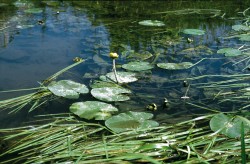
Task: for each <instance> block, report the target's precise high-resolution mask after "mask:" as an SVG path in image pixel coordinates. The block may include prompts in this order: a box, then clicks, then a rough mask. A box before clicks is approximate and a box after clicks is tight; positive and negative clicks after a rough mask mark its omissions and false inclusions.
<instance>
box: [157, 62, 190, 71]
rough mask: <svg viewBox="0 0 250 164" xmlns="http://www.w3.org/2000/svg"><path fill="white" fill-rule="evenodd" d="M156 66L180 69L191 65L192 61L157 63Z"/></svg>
mask: <svg viewBox="0 0 250 164" xmlns="http://www.w3.org/2000/svg"><path fill="white" fill-rule="evenodd" d="M157 66H158V67H160V68H162V69H167V70H180V69H188V68H190V67H192V66H193V63H190V62H182V63H158V64H157Z"/></svg>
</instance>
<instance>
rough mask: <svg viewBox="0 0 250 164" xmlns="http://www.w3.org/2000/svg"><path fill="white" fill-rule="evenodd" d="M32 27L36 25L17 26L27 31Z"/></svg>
mask: <svg viewBox="0 0 250 164" xmlns="http://www.w3.org/2000/svg"><path fill="white" fill-rule="evenodd" d="M32 27H34V25H32V24H26V25H24V24H23V25H17V26H16V28H18V29H27V28H32Z"/></svg>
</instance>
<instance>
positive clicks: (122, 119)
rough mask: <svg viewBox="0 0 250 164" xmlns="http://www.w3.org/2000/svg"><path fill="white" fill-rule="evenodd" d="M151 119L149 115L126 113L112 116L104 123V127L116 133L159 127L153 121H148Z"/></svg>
mask: <svg viewBox="0 0 250 164" xmlns="http://www.w3.org/2000/svg"><path fill="white" fill-rule="evenodd" d="M152 117H153V114H151V113H145V112H127V113H121V114H119V115H117V116H113V117H111V118H109V119H108V120H106V121H105V125H106V126H107V127H108V128H109V129H111V130H113V131H114V132H116V133H120V132H124V131H128V130H142V129H145V130H146V129H148V128H152V127H156V126H159V124H158V123H157V122H155V121H152V120H148V119H151V118H152Z"/></svg>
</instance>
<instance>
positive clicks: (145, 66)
mask: <svg viewBox="0 0 250 164" xmlns="http://www.w3.org/2000/svg"><path fill="white" fill-rule="evenodd" d="M122 68H124V69H126V70H130V71H146V70H150V69H152V68H154V67H153V66H152V65H151V64H150V63H149V62H129V63H128V64H123V65H122Z"/></svg>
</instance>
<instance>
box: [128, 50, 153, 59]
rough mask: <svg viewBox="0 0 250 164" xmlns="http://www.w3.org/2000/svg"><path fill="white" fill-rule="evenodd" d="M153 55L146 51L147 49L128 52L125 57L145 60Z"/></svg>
mask: <svg viewBox="0 0 250 164" xmlns="http://www.w3.org/2000/svg"><path fill="white" fill-rule="evenodd" d="M152 56H153V55H152V54H151V53H150V52H148V51H139V52H138V53H135V52H133V53H131V51H130V53H129V55H127V59H137V60H146V59H149V58H151V57H152Z"/></svg>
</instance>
